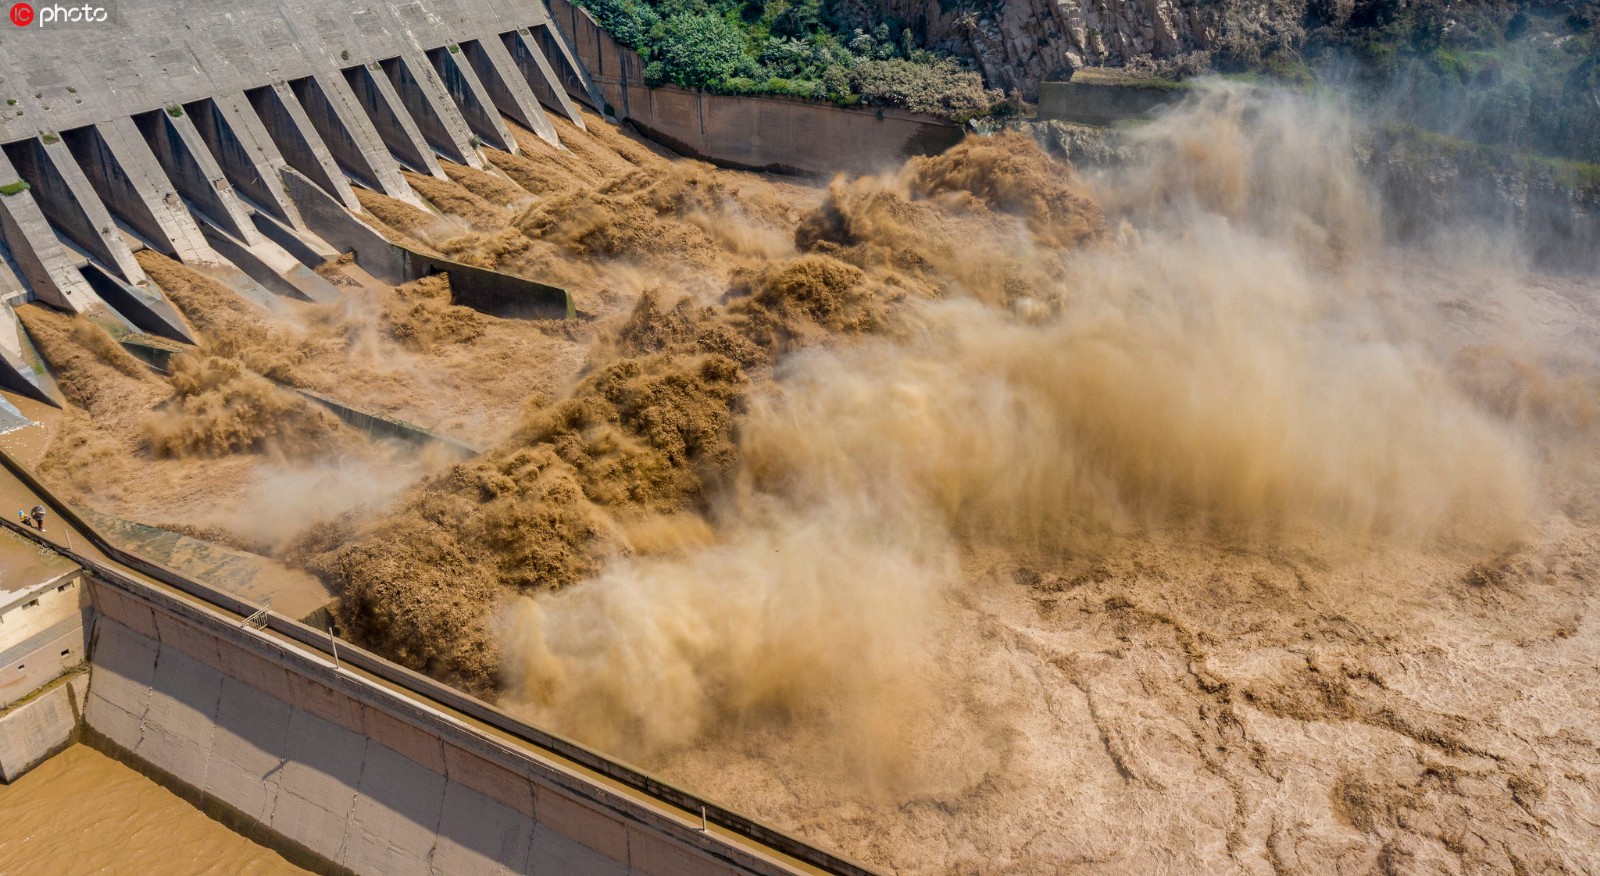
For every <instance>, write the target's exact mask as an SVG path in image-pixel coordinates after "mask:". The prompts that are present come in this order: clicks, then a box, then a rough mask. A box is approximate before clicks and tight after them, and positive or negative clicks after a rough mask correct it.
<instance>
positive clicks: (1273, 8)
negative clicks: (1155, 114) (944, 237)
mask: <svg viewBox="0 0 1600 876" xmlns="http://www.w3.org/2000/svg"><path fill="white" fill-rule="evenodd" d="M835 8H836V12H837V13H838V14H840V16H841V17H842V18H844V19H845V20H846V21H851V22H854V23H858V24H867V23H869V22H876V21H883V20H895V21H899V22H903V23H904V24H905V25H906V27H908V28H909V29H911V31H912V32H913V34H914V35H916V36H917V37H918V38H919V39H920V40H921V41H922V42H923V44H924V45H927V46H929V47H932V48H935V49H940V50H944V51H948V52H951V53H953V54H956V55H960V56H963V57H968V58H971V59H972V60H973V61H974V62H975V63H976V65H977V67H978V69H979V70H980V71H981V72H982V73H983V76H984V78H985V79H986V80H987V81H988V83H989V84H990V85H991V86H994V87H999V88H1005V89H1008V90H1009V89H1012V88H1015V89H1017V90H1019V91H1020V92H1021V93H1022V95H1023V97H1025V98H1027V99H1029V100H1034V99H1036V98H1037V95H1038V90H1039V83H1040V82H1043V81H1045V80H1047V79H1062V78H1065V77H1066V76H1067V75H1068V74H1069V73H1071V71H1073V70H1076V69H1079V68H1081V67H1098V66H1106V65H1121V64H1127V63H1129V62H1131V61H1137V60H1140V59H1169V60H1170V59H1181V58H1183V57H1184V56H1186V55H1189V54H1191V53H1195V52H1210V51H1214V50H1217V49H1219V48H1231V47H1235V46H1241V45H1250V46H1253V47H1255V48H1256V49H1257V50H1258V51H1259V50H1266V51H1270V50H1271V49H1272V48H1274V47H1276V46H1282V45H1290V44H1293V43H1295V42H1297V41H1298V40H1299V39H1300V38H1301V37H1302V36H1303V30H1302V26H1301V22H1302V21H1303V20H1304V18H1305V12H1306V0H999V2H994V3H990V4H984V5H978V4H975V3H968V2H951V0H845V2H843V3H840V4H838V5H837V6H836V7H835ZM869 26H870V25H869Z"/></svg>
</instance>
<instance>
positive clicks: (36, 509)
mask: <svg viewBox="0 0 1600 876" xmlns="http://www.w3.org/2000/svg"><path fill="white" fill-rule="evenodd" d="M33 525H34V526H37V527H39V531H40V532H44V506H43V505H35V506H33Z"/></svg>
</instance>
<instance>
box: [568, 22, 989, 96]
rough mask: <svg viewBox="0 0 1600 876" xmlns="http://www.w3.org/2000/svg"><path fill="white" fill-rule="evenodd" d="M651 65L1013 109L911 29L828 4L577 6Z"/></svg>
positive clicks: (818, 90)
mask: <svg viewBox="0 0 1600 876" xmlns="http://www.w3.org/2000/svg"><path fill="white" fill-rule="evenodd" d="M577 2H578V3H579V4H580V5H582V6H583V7H584V8H585V9H588V10H589V12H590V13H592V14H593V15H594V17H595V20H596V21H598V22H599V23H600V25H601V26H602V27H604V28H605V29H606V31H607V32H609V33H610V34H611V35H612V37H614V38H616V40H617V41H618V42H620V43H622V44H623V45H625V46H627V47H628V48H630V49H633V50H634V51H636V52H638V53H639V55H640V56H641V57H642V58H643V59H644V61H645V70H644V75H645V81H646V82H648V83H649V84H651V85H660V84H663V83H672V84H675V85H681V86H684V87H686V88H703V89H706V90H708V91H714V92H719V93H725V94H777V95H787V96H790V97H801V98H806V99H810V100H828V101H832V102H834V103H836V104H838V105H840V106H851V105H854V104H869V105H874V106H892V107H901V108H904V109H908V110H911V111H913V112H922V113H931V114H934V115H939V116H943V117H945V118H949V119H954V120H956V121H965V120H966V119H970V118H974V117H977V116H984V115H991V114H996V113H1001V114H1003V113H1006V112H1008V111H1010V110H1011V109H1012V108H1013V104H1012V103H1010V102H1008V101H1006V100H1004V99H1003V96H1002V95H1001V94H1000V92H998V91H991V90H989V89H986V88H984V85H983V79H982V77H981V76H979V75H978V74H977V73H974V72H972V71H970V70H967V69H964V68H963V67H962V66H960V65H959V64H958V63H957V62H956V61H955V60H954V59H951V58H947V57H942V56H939V55H936V54H934V53H933V52H929V51H926V50H924V49H921V48H918V47H917V45H916V42H915V40H914V39H913V37H912V35H911V32H910V31H909V30H902V31H900V32H899V34H898V36H896V35H895V32H894V31H893V30H891V28H890V26H889V25H888V24H879V25H878V26H877V27H876V28H874V29H873V31H872V32H871V33H867V32H866V31H864V30H861V29H854V30H852V31H851V32H848V33H846V32H845V28H843V27H842V26H841V25H839V24H838V22H837V21H836V20H835V19H834V18H833V17H832V16H831V15H830V14H829V13H828V11H827V8H826V7H825V5H824V3H823V2H822V0H577Z"/></svg>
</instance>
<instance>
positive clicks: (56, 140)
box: [39, 134, 61, 145]
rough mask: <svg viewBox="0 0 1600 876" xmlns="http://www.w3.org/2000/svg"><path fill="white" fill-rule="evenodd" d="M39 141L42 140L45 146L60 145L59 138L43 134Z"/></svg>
mask: <svg viewBox="0 0 1600 876" xmlns="http://www.w3.org/2000/svg"><path fill="white" fill-rule="evenodd" d="M39 139H41V140H43V141H44V142H45V145H49V144H51V143H60V142H61V138H60V137H57V136H56V135H54V134H45V135H44V136H43V137H40V138H39Z"/></svg>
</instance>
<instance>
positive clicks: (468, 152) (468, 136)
mask: <svg viewBox="0 0 1600 876" xmlns="http://www.w3.org/2000/svg"><path fill="white" fill-rule="evenodd" d="M381 63H382V66H383V72H384V74H385V75H387V76H388V77H389V81H390V82H391V83H392V84H393V85H394V90H395V94H397V95H398V96H399V97H400V101H401V103H403V104H404V105H405V108H406V111H407V113H408V114H409V115H410V117H411V118H412V119H414V120H415V121H416V124H417V128H418V129H419V130H420V131H421V132H422V136H423V138H424V139H426V140H427V141H428V145H430V146H432V147H433V148H434V149H435V150H436V151H438V152H439V153H440V154H441V155H444V156H445V157H446V158H449V159H450V160H451V161H454V162H455V163H457V164H466V165H470V166H472V167H477V168H481V167H483V159H482V158H479V157H478V150H477V149H476V148H475V147H474V146H473V144H472V136H473V135H472V130H471V128H469V127H468V126H467V120H466V119H465V118H463V117H462V115H461V112H460V110H458V109H457V108H456V104H455V101H454V100H452V99H451V95H450V90H449V89H447V88H446V87H445V84H444V82H443V81H442V80H440V78H439V72H438V71H437V70H435V69H434V68H433V64H432V63H431V62H429V60H428V59H427V57H426V56H425V55H423V54H422V53H420V52H407V53H406V54H404V55H401V56H400V57H398V58H390V59H389V60H387V61H383V62H381Z"/></svg>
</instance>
